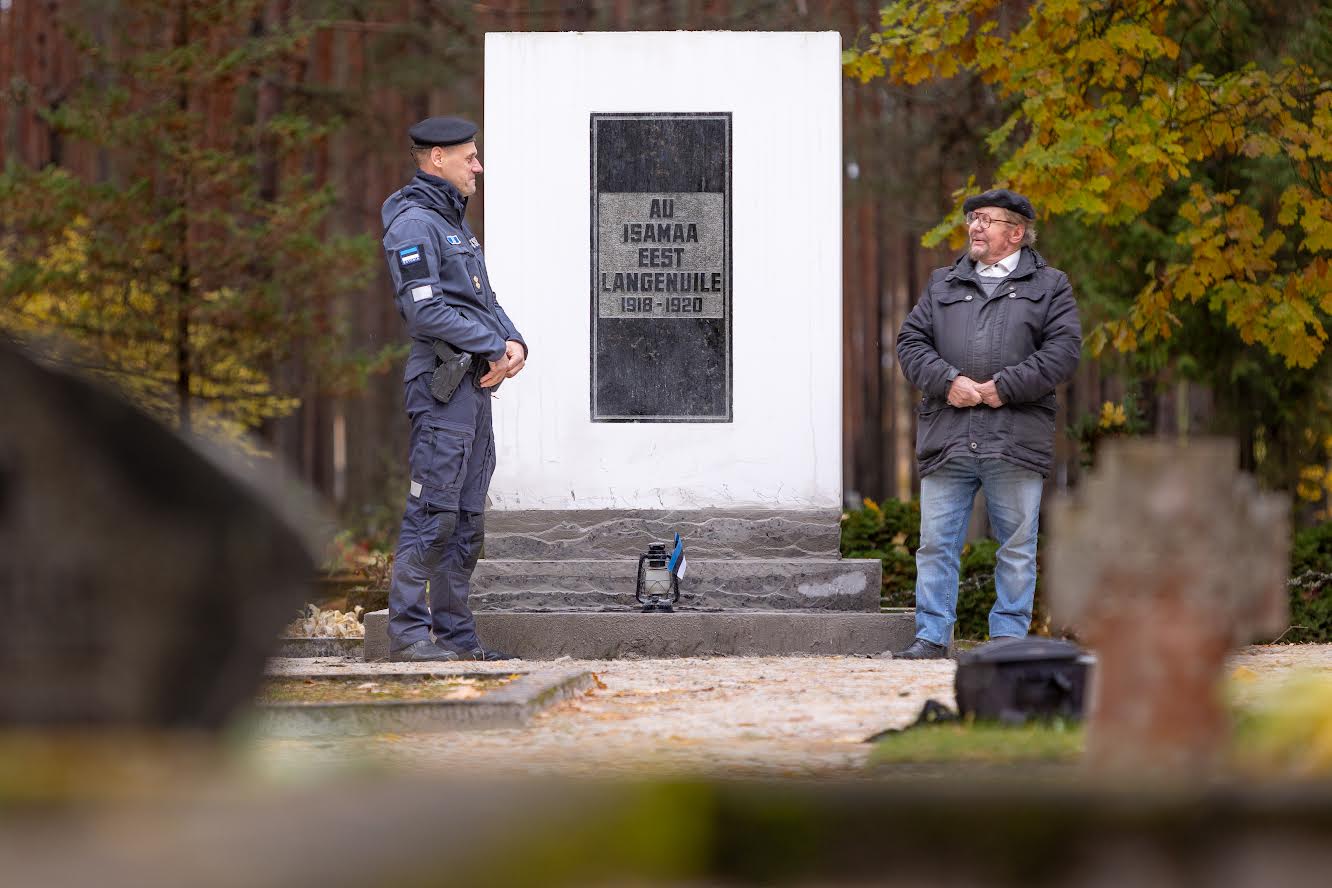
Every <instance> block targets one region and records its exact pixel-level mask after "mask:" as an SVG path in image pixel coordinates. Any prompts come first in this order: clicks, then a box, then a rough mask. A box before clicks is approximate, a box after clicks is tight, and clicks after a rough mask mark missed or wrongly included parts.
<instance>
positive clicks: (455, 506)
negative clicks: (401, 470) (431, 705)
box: [383, 117, 527, 661]
mask: <svg viewBox="0 0 1332 888" xmlns="http://www.w3.org/2000/svg"><path fill="white" fill-rule="evenodd" d="M409 134H410V135H411V139H412V153H413V155H414V157H415V159H416V162H417V166H418V169H417V172H416V175H415V176H413V177H412V180H411V182H409V183H407V185H406V186H405V187H403V188H402V189H401V190H399V191H396V192H394V193H393V194H392V195H390V196H389V198H388V200H386V201H384V208H383V219H384V256H385V258H386V259H387V261H388V268H389V275H390V276H391V277H392V278H393V287H394V298H395V300H396V302H397V306H398V313H399V314H401V315H402V318H403V320H404V321H405V322H406V324H407V335H408V336H410V337H411V350H410V352H409V353H408V356H407V372H406V374H405V377H404V382H405V383H406V395H405V398H404V400H405V402H406V407H407V415H408V417H409V418H410V419H411V422H412V435H411V454H410V457H409V465H410V468H411V481H410V487H409V491H408V495H407V508H406V511H405V512H404V514H403V519H402V532H401V534H400V536H399V538H398V550H397V554H396V556H395V560H394V563H393V580H392V586H391V587H390V589H389V628H388V632H389V656H390V659H393V660H398V661H424V660H457V659H459V658H462V659H474V660H480V659H485V660H502V659H508V657H507V656H506V655H504V654H501V653H499V652H498V651H495V650H485V649H483V648H482V647H481V644H480V642H479V641H478V639H477V637H476V623H475V621H474V620H473V619H472V612H471V610H470V609H469V608H468V606H467V598H468V595H469V593H470V591H471V577H472V571H473V569H474V568H475V567H476V561H477V558H478V556H479V555H480V553H481V542H482V533H483V530H482V518H483V513H484V511H485V502H486V490H487V488H488V487H489V486H490V476H491V475H492V474H493V473H494V471H495V437H494V433H493V429H492V426H491V409H490V398H491V392H492V390H493V389H494V388H495V387H496V386H498V385H499V384H500V382H501V381H503V380H504V379H505V378H507V377H512V376H516V375H517V374H518V372H519V371H520V370H522V368H523V364H524V362H525V361H526V360H527V346H526V344H525V343H524V342H523V338H522V337H521V336H520V335H519V334H518V331H517V330H516V329H515V328H514V326H513V324H512V323H511V322H510V321H509V317H508V315H506V314H505V313H504V309H502V308H500V305H499V302H498V301H496V299H495V293H494V291H493V290H491V288H490V278H489V276H488V275H487V274H486V263H485V257H484V255H483V254H482V251H481V244H480V243H478V242H477V239H476V237H475V236H474V235H473V234H472V230H471V229H470V228H469V227H468V226H467V223H466V222H464V221H463V213H464V212H465V211H466V209H467V198H469V197H471V196H472V195H473V194H474V193H476V177H477V175H478V174H480V173H481V161H480V159H479V157H478V156H477V150H476V141H475V138H476V125H475V124H472V123H469V122H468V121H465V120H461V119H459V118H456V117H431V118H429V119H426V120H423V121H421V122H420V123H418V124H416V125H415V126H413V127H412V128H411V130H410V131H409ZM441 377H442V378H441ZM432 382H433V385H432ZM427 583H429V585H430V607H429V609H427V608H426V604H425V596H426V584H427ZM432 630H433V632H434V636H435V638H434V641H431V638H430V635H431V632H432Z"/></svg>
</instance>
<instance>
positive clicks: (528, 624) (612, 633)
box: [364, 610, 916, 660]
mask: <svg viewBox="0 0 1332 888" xmlns="http://www.w3.org/2000/svg"><path fill="white" fill-rule="evenodd" d="M476 629H477V634H478V635H479V636H480V638H481V643H482V644H484V645H486V646H489V647H494V648H496V649H498V650H502V651H506V652H508V653H511V654H514V655H516V656H520V657H523V658H526V659H531V660H553V659H556V658H558V657H564V656H569V657H573V658H575V659H587V660H609V659H615V658H619V657H706V656H755V657H756V656H784V655H791V654H817V655H822V656H832V655H839V654H845V655H851V656H868V655H871V654H876V653H879V652H881V651H884V650H890V649H898V648H902V647H906V646H907V645H908V644H910V643H911V639H912V638H913V637H914V636H915V634H916V618H915V614H914V613H912V612H910V611H903V612H900V613H888V614H882V613H827V612H825V613H809V612H790V611H788V612H781V611H747V612H734V611H732V612H729V613H700V612H689V611H677V612H676V613H671V614H645V613H641V612H639V611H629V610H625V611H618V612H601V613H597V612H578V611H563V612H548V613H512V612H484V611H483V612H478V613H477V614H476ZM387 630H388V611H385V610H381V611H373V612H371V613H369V614H366V617H365V648H364V650H365V658H366V660H384V659H387V658H388V631H387Z"/></svg>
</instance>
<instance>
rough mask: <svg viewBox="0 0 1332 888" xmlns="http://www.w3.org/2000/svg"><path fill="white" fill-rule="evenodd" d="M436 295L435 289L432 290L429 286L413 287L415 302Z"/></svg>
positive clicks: (413, 299)
mask: <svg viewBox="0 0 1332 888" xmlns="http://www.w3.org/2000/svg"><path fill="white" fill-rule="evenodd" d="M434 295H435V291H434V290H432V289H431V288H430V287H429V286H422V287H412V301H413V302H421V301H422V300H425V299H429V298H430V297H431V296H434Z"/></svg>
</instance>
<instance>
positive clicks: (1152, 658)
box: [1046, 439, 1290, 775]
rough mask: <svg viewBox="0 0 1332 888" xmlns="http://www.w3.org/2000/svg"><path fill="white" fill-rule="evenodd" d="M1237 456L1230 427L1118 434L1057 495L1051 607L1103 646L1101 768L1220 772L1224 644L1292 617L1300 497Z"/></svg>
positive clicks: (1092, 736) (1098, 703)
mask: <svg viewBox="0 0 1332 888" xmlns="http://www.w3.org/2000/svg"><path fill="white" fill-rule="evenodd" d="M1238 463H1239V459H1238V450H1237V448H1236V446H1235V443H1234V442H1233V441H1231V440H1228V439H1193V440H1191V441H1189V442H1188V444H1187V445H1183V444H1176V443H1174V442H1167V441H1160V440H1145V439H1143V440H1124V441H1110V442H1107V443H1106V444H1105V445H1104V446H1103V447H1102V448H1101V451H1100V453H1099V459H1098V465H1097V467H1096V469H1095V470H1094V471H1093V472H1092V473H1091V475H1090V477H1089V478H1088V479H1087V480H1086V481H1085V482H1084V483H1083V485H1082V486H1081V487H1080V488H1079V489H1078V490H1077V491H1076V493H1075V494H1074V495H1072V496H1065V497H1061V498H1059V499H1058V500H1056V501H1055V502H1053V503H1052V504H1051V508H1050V513H1049V528H1050V536H1051V544H1052V545H1051V547H1050V555H1049V565H1048V569H1047V573H1046V581H1047V584H1048V585H1047V588H1048V589H1049V594H1050V608H1051V616H1052V617H1053V618H1054V620H1055V622H1056V624H1057V625H1063V626H1067V627H1069V628H1071V629H1073V630H1074V631H1075V632H1076V633H1077V635H1078V637H1079V638H1080V639H1081V640H1083V641H1084V642H1085V643H1087V644H1088V645H1089V646H1090V647H1091V648H1092V649H1093V650H1094V651H1095V652H1096V655H1097V664H1096V667H1095V669H1094V674H1093V687H1092V695H1091V713H1090V721H1089V726H1088V737H1087V760H1088V764H1089V765H1090V766H1091V767H1093V768H1096V769H1100V770H1110V771H1120V772H1146V773H1151V772H1156V773H1163V774H1171V775H1179V774H1187V773H1190V772H1193V773H1205V772H1206V771H1207V770H1210V769H1211V768H1212V767H1213V766H1214V765H1216V764H1217V762H1218V760H1219V757H1220V756H1221V755H1222V754H1223V753H1224V750H1225V743H1226V739H1227V737H1228V735H1229V723H1228V719H1227V715H1226V709H1225V705H1224V701H1223V697H1222V678H1223V676H1224V670H1225V658H1226V655H1227V653H1228V652H1229V651H1230V650H1231V649H1232V648H1235V647H1238V646H1240V645H1243V644H1246V643H1248V642H1250V641H1253V640H1255V639H1258V638H1262V637H1271V636H1273V635H1275V634H1277V633H1279V632H1280V631H1281V630H1283V629H1284V628H1285V627H1286V620H1287V613H1288V604H1287V600H1286V576H1287V573H1288V570H1289V561H1288V555H1289V549H1290V504H1289V501H1288V499H1287V498H1286V497H1285V496H1282V495H1278V494H1272V493H1265V492H1262V491H1259V490H1258V486H1257V483H1256V481H1255V480H1254V479H1253V478H1252V477H1251V476H1249V475H1245V474H1242V473H1241V472H1239V471H1238V469H1237V466H1238Z"/></svg>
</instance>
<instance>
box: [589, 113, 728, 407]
mask: <svg viewBox="0 0 1332 888" xmlns="http://www.w3.org/2000/svg"><path fill="white" fill-rule="evenodd" d="M591 130H592V165H591V166H592V169H591V178H592V263H591V264H592V300H591V303H592V304H591V310H592V384H591V397H592V420H593V421H594V422H730V421H731V115H730V113H709V114H683V113H681V114H593V115H592V125H591Z"/></svg>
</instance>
